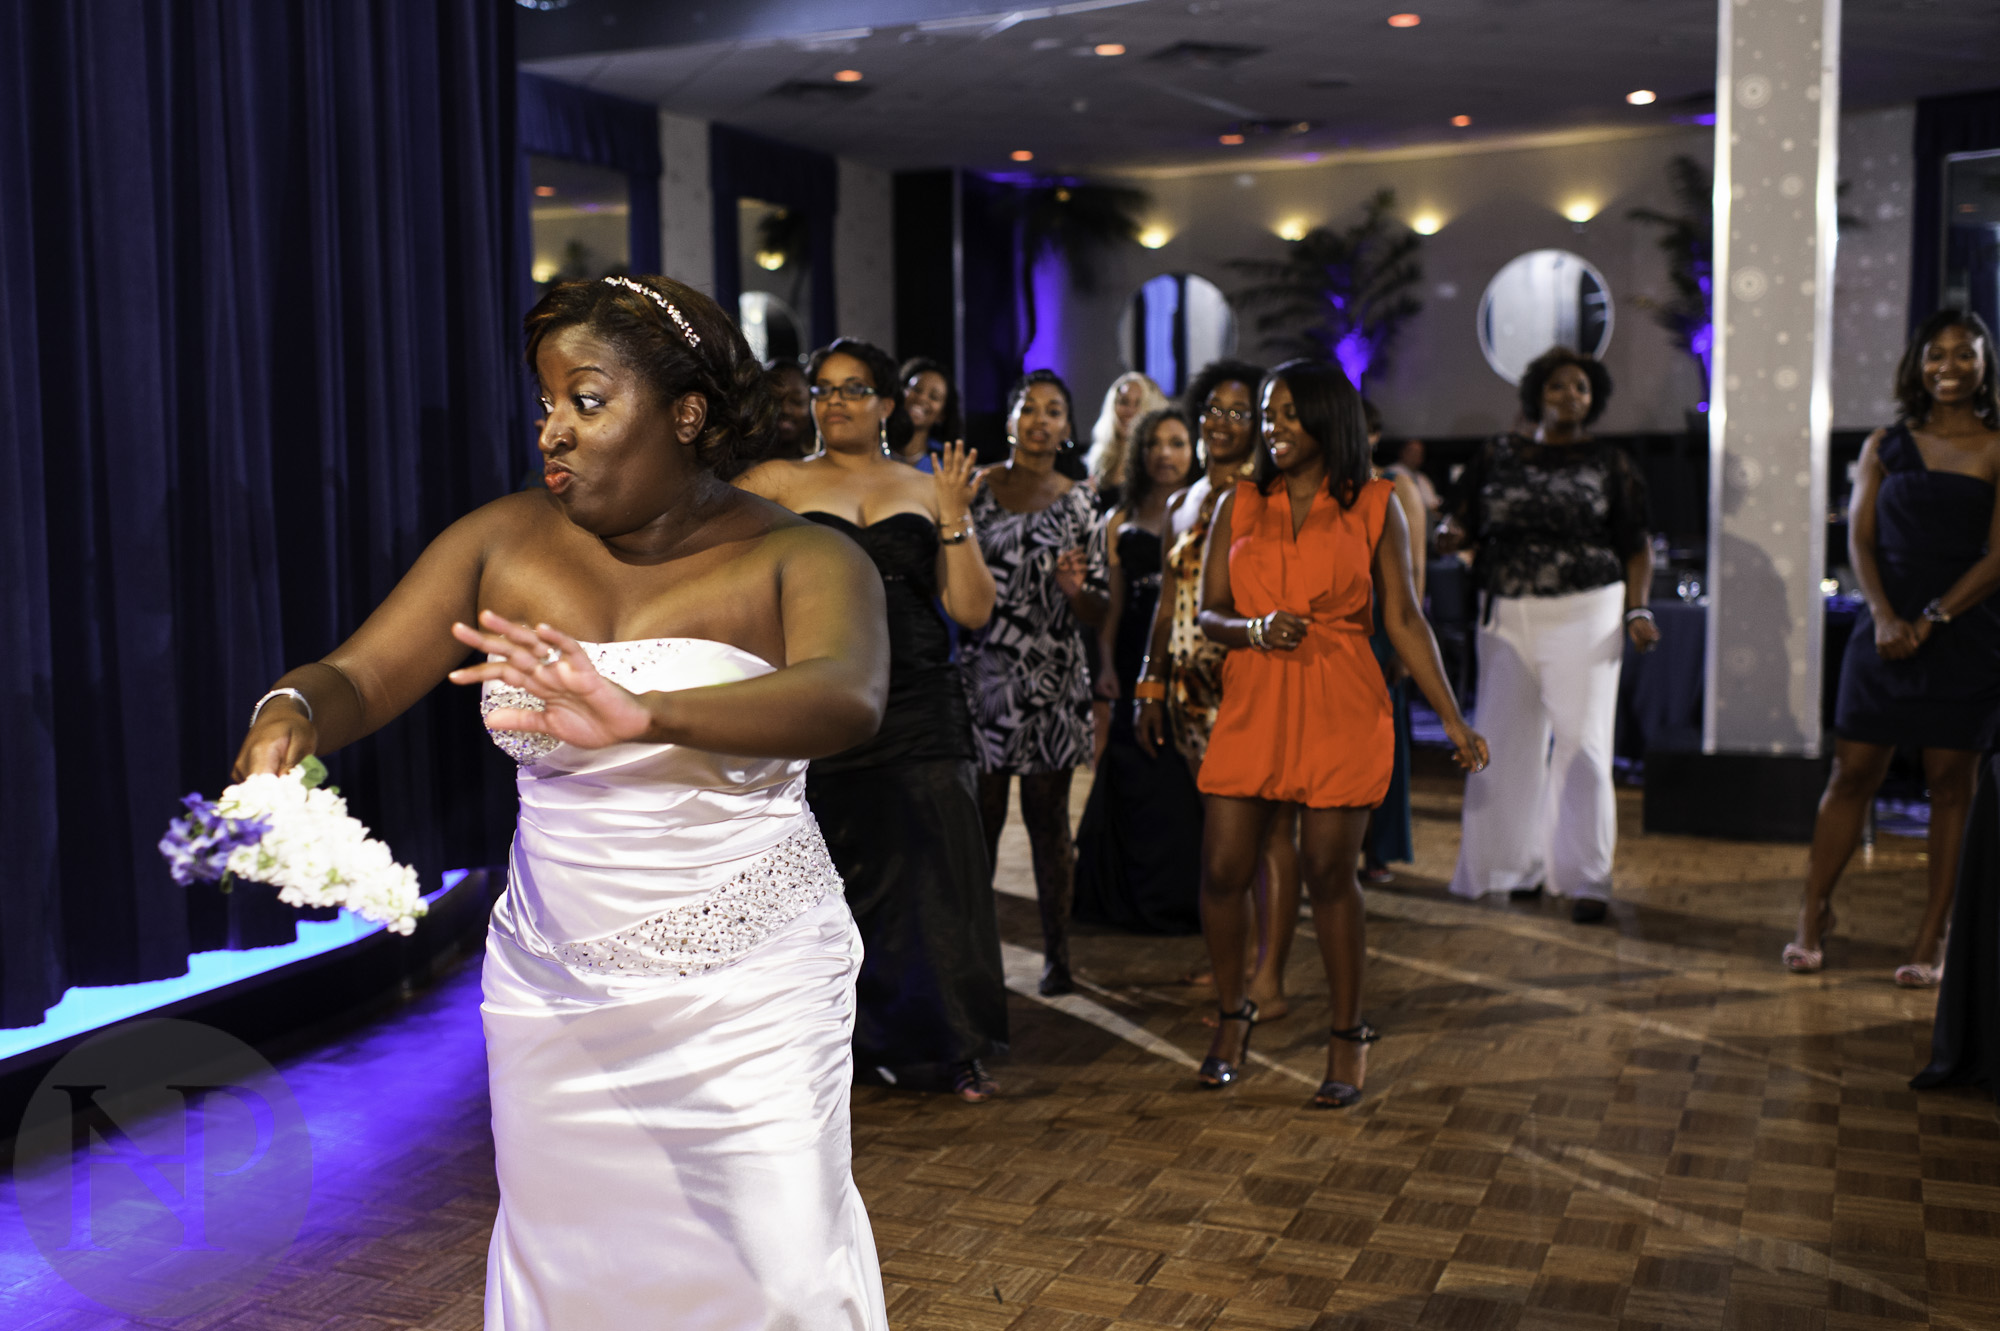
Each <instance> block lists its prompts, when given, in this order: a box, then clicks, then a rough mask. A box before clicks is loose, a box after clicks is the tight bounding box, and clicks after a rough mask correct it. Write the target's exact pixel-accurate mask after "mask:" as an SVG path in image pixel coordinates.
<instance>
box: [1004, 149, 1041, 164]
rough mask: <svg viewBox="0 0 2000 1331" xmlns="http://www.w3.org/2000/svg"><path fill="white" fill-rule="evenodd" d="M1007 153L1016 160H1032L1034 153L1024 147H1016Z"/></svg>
mask: <svg viewBox="0 0 2000 1331" xmlns="http://www.w3.org/2000/svg"><path fill="white" fill-rule="evenodd" d="M1007 155H1008V156H1009V157H1011V158H1013V159H1014V160H1015V161H1017V162H1032V161H1034V160H1035V155H1034V154H1033V153H1031V152H1029V151H1028V150H1027V149H1026V148H1016V149H1015V150H1014V151H1013V152H1010V153H1008V154H1007Z"/></svg>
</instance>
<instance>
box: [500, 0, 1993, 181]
mask: <svg viewBox="0 0 2000 1331" xmlns="http://www.w3.org/2000/svg"><path fill="white" fill-rule="evenodd" d="M1760 2H1763V3H1771V2H1773V0H1760ZM1795 2H1796V0H1795ZM540 3H543V4H548V3H551V0H540ZM1398 10H1413V11H1415V12H1416V13H1417V14H1418V15H1419V16H1420V17H1421V19H1422V22H1421V23H1420V24H1418V25H1417V26H1414V27H1404V28H1395V27H1391V26H1390V25H1389V23H1388V18H1389V16H1390V15H1391V14H1393V13H1396V12H1397V11H1398ZM1715 24H1716V0H1390V2H1388V3H1353V2H1352V0H1338V2H1336V0H1085V2H1084V3H1071V4H1055V5H1041V6H1034V7H1024V8H1021V9H1017V10H1012V11H1008V10H1004V9H1001V8H999V6H997V5H996V4H994V2H993V0H983V2H982V0H850V2H849V3H826V2H825V0H709V2H708V3H705V4H703V3H695V4H646V3H641V0H569V3H567V4H562V5H561V6H560V7H559V8H555V9H549V10H541V9H531V8H528V7H526V3H525V0H524V3H523V7H522V8H520V9H518V10H517V31H518V35H519V48H520V54H521V59H522V62H523V64H524V66H526V67H527V68H530V69H534V70H536V71H538V72H541V73H545V74H548V75H551V76H553V77H555V78H559V79H563V80H566V81H568V82H572V83H580V84H584V85H587V86H589V87H593V88H597V89H600V90H602V91H605V92H611V93H617V94H620V95H622V96H626V97H631V98H636V99H638V100H641V101H646V102H656V103H658V104H659V105H661V106H663V107H665V108H666V109H667V110H670V111H676V112H680V113H682V114H685V115H689V116H699V117H702V118H705V119H712V120H720V121H723V122H726V123H728V124H731V125H735V126H739V127H741V128H744V129H750V130H755V131H758V132H760V133H764V134H768V135H771V136H773V137H775V138H781V139H784V140H787V141H789V142H793V143H798V144H802V145H806V146H809V147H813V148H819V149H823V150H825V151H829V152H834V153H839V154H841V155H843V156H849V157H855V158H859V159H861V160H863V161H867V162H871V163H874V164H876V165H878V166H884V167H891V168H897V169H902V168H911V167H927V166H942V165H958V166H966V167H971V168H975V169H981V170H1008V169H1015V170H1019V169H1021V167H1020V166H1019V165H1018V164H1016V163H1014V162H1013V161H1011V160H1010V153H1012V152H1014V151H1016V150H1025V151H1030V152H1032V153H1034V154H1035V156H1034V160H1033V164H1032V167H1030V168H1029V169H1032V170H1035V171H1085V170H1098V171H1102V170H1111V169H1120V168H1124V169H1132V168H1155V169H1158V168H1175V167H1180V168H1197V169H1198V168H1202V167H1225V166H1227V165H1230V164H1233V163H1238V162H1248V161H1253V160H1262V161H1269V160H1271V159H1273V158H1284V157H1292V158H1296V157H1299V156H1300V155H1303V154H1311V153H1325V152H1337V151H1341V150H1346V149H1381V148H1396V147H1403V146H1409V145H1417V144H1433V143H1439V142H1446V141H1452V140H1464V141H1475V140H1479V139H1482V138H1489V137H1493V136H1516V135H1522V134H1537V133H1547V132H1551V131H1563V130H1583V129H1598V128H1602V129H1616V128H1638V127H1644V126H1649V125H1665V124H1669V123H1671V122H1673V121H1674V120H1676V119H1680V120H1688V119H1692V118H1694V117H1695V116H1698V115H1700V114H1701V113H1703V112H1705V111H1708V110H1709V109H1710V108H1711V105H1712V95H1713V87H1714V81H1715ZM1108 44H1116V45H1122V46H1123V47H1124V48H1125V53H1124V54H1122V55H1098V54H1095V53H1094V52H1095V50H1096V48H1098V47H1100V46H1104V45H1108ZM1841 51H1842V61H1841V78H1842V102H1843V105H1844V106H1846V107H1848V108H1857V107H1868V106H1880V105H1886V104H1889V103H1893V102H1901V101H1909V100H1911V99H1914V98H1917V97H1924V96H1931V95H1935V94H1940V93H1949V92H1963V91H1969V90H1972V89H1976V88H1985V87H1991V86H1995V85H2000V0H1847V4H1846V6H1845V19H1844V24H1843V29H1842V34H1841ZM842 70H858V71H860V73H861V74H862V78H861V80H860V81H859V82H853V83H841V82H839V81H837V80H836V78H835V75H836V73H837V72H839V71H842ZM1639 88H1645V89H1650V90H1653V91H1654V92H1656V93H1657V94H1658V100H1657V101H1656V102H1654V103H1653V104H1652V105H1650V106H1632V105H1628V104H1627V102H1626V100H1625V95H1626V94H1627V93H1628V92H1631V91H1632V90H1634V89H1639ZM1454 116H1469V117H1471V124H1470V125H1469V126H1466V127H1463V128H1455V127H1453V126H1452V124H1451V123H1450V122H1451V119H1452V117H1454ZM1228 134H1241V135H1243V137H1244V142H1243V143H1242V144H1240V145H1225V144H1223V143H1222V142H1221V141H1220V140H1221V138H1222V136H1224V135H1228Z"/></svg>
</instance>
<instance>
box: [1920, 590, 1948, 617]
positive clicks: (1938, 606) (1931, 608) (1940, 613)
mask: <svg viewBox="0 0 2000 1331" xmlns="http://www.w3.org/2000/svg"><path fill="white" fill-rule="evenodd" d="M1924 618H1925V619H1928V620H1929V621H1930V622H1931V623H1933V624H1949V623H1951V616H1950V615H1947V614H1946V613H1945V612H1944V597H1942V596H1933V597H1931V603H1930V604H1929V605H1927V606H1925V607H1924Z"/></svg>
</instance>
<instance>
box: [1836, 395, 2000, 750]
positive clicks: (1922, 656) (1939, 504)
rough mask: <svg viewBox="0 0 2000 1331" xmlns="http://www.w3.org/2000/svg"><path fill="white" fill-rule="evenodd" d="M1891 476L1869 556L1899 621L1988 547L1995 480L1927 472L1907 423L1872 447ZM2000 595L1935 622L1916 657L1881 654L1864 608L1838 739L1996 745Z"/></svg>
mask: <svg viewBox="0 0 2000 1331" xmlns="http://www.w3.org/2000/svg"><path fill="white" fill-rule="evenodd" d="M1876 456H1877V457H1879V458H1880V459H1881V461H1882V468H1883V470H1884V471H1885V472H1886V473H1888V474H1887V475H1885V476H1884V477H1883V478H1882V485H1881V488H1880V489H1879V490H1877V491H1876V493H1875V533H1876V535H1875V560H1876V566H1877V568H1879V569H1880V571H1881V575H1882V589H1883V590H1884V591H1885V592H1887V593H1888V595H1889V603H1890V604H1891V605H1893V606H1895V607H1896V613H1897V614H1899V615H1901V616H1902V617H1903V618H1904V619H1906V620H1912V621H1914V620H1916V619H1917V618H1918V617H1919V616H1921V615H1922V614H1923V609H1924V606H1926V605H1928V604H1929V603H1930V601H1931V598H1933V597H1936V596H1942V595H1944V593H1945V592H1946V591H1947V590H1949V589H1950V587H1951V585H1952V583H1954V582H1956V581H1958V579H1959V577H1960V576H1961V575H1963V574H1964V572H1965V570H1966V569H1967V568H1969V567H1971V566H1972V565H1973V564H1974V563H1976V562H1977V561H1978V559H1979V557H1980V556H1981V555H1983V554H1985V553H1986V538H1987V535H1988V534H1989V533H1990V532H1991V530H1992V524H1993V487H1992V486H1991V485H1989V484H1987V483H1986V482H1985V481H1982V480H1980V479H1979V478H1978V477H1976V476H1965V475H1962V474H1960V473H1958V472H1950V471H1932V470H1931V469H1930V468H1929V467H1928V466H1927V465H1926V464H1925V463H1924V455H1923V454H1922V452H1920V451H1919V450H1918V448H1917V441H1916V440H1914V439H1912V438H1911V437H1910V430H1909V427H1908V426H1906V425H1903V424H1900V423H1898V424H1897V425H1896V426H1895V427H1894V428H1892V429H1891V430H1890V431H1889V432H1888V434H1887V435H1886V436H1884V437H1883V440H1882V443H1881V445H1880V446H1879V448H1878V449H1877V452H1876ZM1996 601H2000V597H1991V596H1989V597H1988V598H1986V600H1984V601H1982V602H1980V603H1979V604H1978V605H1976V606H1973V607H1972V608H1971V609H1969V610H1967V611H1966V612H1965V613H1963V614H1961V615H1959V616H1958V617H1957V618H1956V619H1954V620H1952V622H1951V623H1949V624H1940V625H1938V626H1937V627H1936V628H1935V629H1934V630H1933V631H1932V633H1931V635H1930V637H1929V638H1928V639H1926V640H1925V642H1924V645H1923V646H1922V647H1920V648H1918V649H1917V653H1916V655H1914V656H1911V657H1907V658H1905V659H1904V660H1901V661H1885V660H1883V659H1882V657H1881V656H1880V655H1879V654H1878V653H1877V652H1876V650H1875V625H1874V621H1873V620H1872V619H1871V618H1870V617H1869V615H1868V612H1867V611H1866V610H1863V611H1862V613H1861V615H1860V617H1859V618H1858V619H1857V620H1856V621H1855V624H1854V635H1853V636H1852V637H1850V638H1849V639H1848V640H1847V653H1846V655H1845V657H1843V658H1842V661H1841V667H1840V695H1839V702H1838V705H1837V706H1836V707H1835V709H1834V716H1833V728H1834V732H1835V733H1836V734H1838V735H1839V736H1840V737H1841V738H1842V739H1851V740H1861V741H1864V742H1866V743H1870V744H1897V745H1910V746H1913V747H1918V748H1926V749H1973V750H1978V751H1981V752H1983V751H1985V750H1987V749H1990V748H1992V747H1993V742H1994V738H1995V735H1996V733H2000V604H1995V602H1996Z"/></svg>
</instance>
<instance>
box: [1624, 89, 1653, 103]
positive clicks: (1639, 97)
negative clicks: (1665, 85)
mask: <svg viewBox="0 0 2000 1331" xmlns="http://www.w3.org/2000/svg"><path fill="white" fill-rule="evenodd" d="M1625 100H1626V101H1628V102H1630V103H1632V105H1634V106H1651V105H1652V104H1653V103H1654V102H1657V101H1659V100H1660V96H1659V94H1658V93H1656V92H1654V91H1653V90H1652V89H1651V88H1638V89H1635V90H1634V91H1632V92H1628V93H1626V94H1625Z"/></svg>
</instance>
